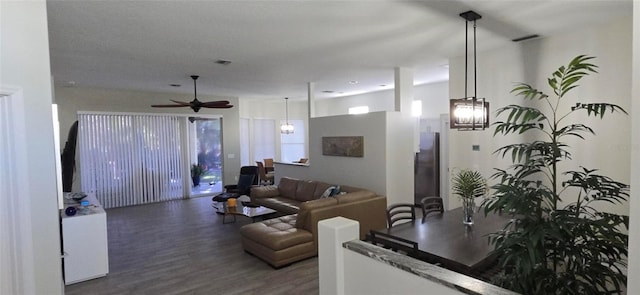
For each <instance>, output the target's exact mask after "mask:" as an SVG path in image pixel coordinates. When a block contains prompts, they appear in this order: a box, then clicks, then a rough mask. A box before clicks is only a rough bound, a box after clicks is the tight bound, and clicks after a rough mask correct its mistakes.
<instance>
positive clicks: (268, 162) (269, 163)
mask: <svg viewBox="0 0 640 295" xmlns="http://www.w3.org/2000/svg"><path fill="white" fill-rule="evenodd" d="M264 169H265V171H267V173H268V172H271V171H273V158H268V159H264Z"/></svg>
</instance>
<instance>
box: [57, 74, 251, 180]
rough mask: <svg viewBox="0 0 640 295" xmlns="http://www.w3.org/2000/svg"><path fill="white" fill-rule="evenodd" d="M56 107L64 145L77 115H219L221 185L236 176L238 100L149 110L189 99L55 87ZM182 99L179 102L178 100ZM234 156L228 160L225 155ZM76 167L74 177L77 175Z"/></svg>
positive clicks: (231, 98) (211, 98)
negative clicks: (210, 105) (196, 109)
mask: <svg viewBox="0 0 640 295" xmlns="http://www.w3.org/2000/svg"><path fill="white" fill-rule="evenodd" d="M55 95H56V103H57V104H58V109H59V118H60V130H61V139H60V144H61V145H64V143H65V142H66V140H67V135H68V132H69V127H70V126H71V124H73V122H74V121H75V120H77V112H78V111H96V112H131V113H163V114H189V115H194V116H196V115H221V116H222V124H223V125H222V126H223V130H222V133H223V139H222V149H223V151H224V155H225V157H224V160H223V165H224V175H223V183H224V184H234V183H236V180H235V177H236V176H237V175H238V174H239V173H240V139H239V135H240V117H239V108H240V107H239V106H238V98H235V97H216V96H209V95H202V94H201V95H199V97H198V99H199V100H201V101H210V100H222V99H224V100H228V101H230V102H231V104H232V105H234V107H233V108H230V109H206V108H204V109H200V111H199V112H198V113H195V112H193V110H191V109H190V108H169V109H167V108H153V107H151V105H152V104H164V103H169V102H170V101H169V99H177V100H183V101H190V100H192V99H193V96H192V95H191V96H190V95H177V94H174V93H156V92H140V91H128V90H116V89H102V88H83V87H62V86H56V87H55ZM180 97H183V98H180ZM230 154H232V155H234V157H233V158H229V155H230ZM78 166H79V165H77V170H76V173H75V174H76V175H79V172H80V170H79V167H78ZM79 182H80V178H79V177H75V176H74V188H79Z"/></svg>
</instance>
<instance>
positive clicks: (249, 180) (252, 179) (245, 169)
mask: <svg viewBox="0 0 640 295" xmlns="http://www.w3.org/2000/svg"><path fill="white" fill-rule="evenodd" d="M257 184H258V166H242V167H241V168H240V176H238V184H229V185H225V186H224V190H225V191H224V192H225V193H231V194H238V196H241V195H249V194H250V193H251V187H252V186H253V185H257Z"/></svg>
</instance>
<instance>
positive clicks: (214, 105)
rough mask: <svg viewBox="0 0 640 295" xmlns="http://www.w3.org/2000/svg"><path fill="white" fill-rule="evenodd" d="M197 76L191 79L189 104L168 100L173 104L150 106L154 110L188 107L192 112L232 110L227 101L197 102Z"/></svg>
mask: <svg viewBox="0 0 640 295" xmlns="http://www.w3.org/2000/svg"><path fill="white" fill-rule="evenodd" d="M198 77H199V76H196V75H193V76H191V79H193V100H192V101H190V102H184V101H179V100H173V99H170V101H173V102H174V103H175V104H154V105H151V106H152V107H154V108H182V107H190V108H191V109H192V110H193V111H194V112H196V113H197V112H198V111H199V110H200V109H201V108H210V109H228V108H232V107H233V105H230V104H229V101H227V100H216V101H199V100H198V91H197V88H196V80H198Z"/></svg>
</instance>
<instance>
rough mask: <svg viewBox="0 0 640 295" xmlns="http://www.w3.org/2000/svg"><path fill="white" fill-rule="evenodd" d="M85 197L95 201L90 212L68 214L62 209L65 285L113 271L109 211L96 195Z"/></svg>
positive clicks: (92, 201) (89, 209)
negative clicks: (110, 255)
mask: <svg viewBox="0 0 640 295" xmlns="http://www.w3.org/2000/svg"><path fill="white" fill-rule="evenodd" d="M85 199H87V200H89V201H90V202H91V204H92V205H91V206H89V207H88V210H87V211H89V212H85V213H83V212H82V211H83V210H78V213H77V214H76V215H73V216H67V215H66V214H65V213H64V209H63V210H62V212H61V215H62V246H63V251H64V281H65V285H69V284H73V283H78V282H81V281H86V280H90V279H94V278H97V277H102V276H105V275H107V273H109V253H108V252H109V251H108V248H107V243H108V242H107V213H106V212H105V211H104V209H103V208H102V206H101V205H100V203H99V202H98V201H97V200H96V199H95V198H92V197H91V196H87V197H86V198H85ZM66 207H68V205H67V206H65V209H66Z"/></svg>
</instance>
